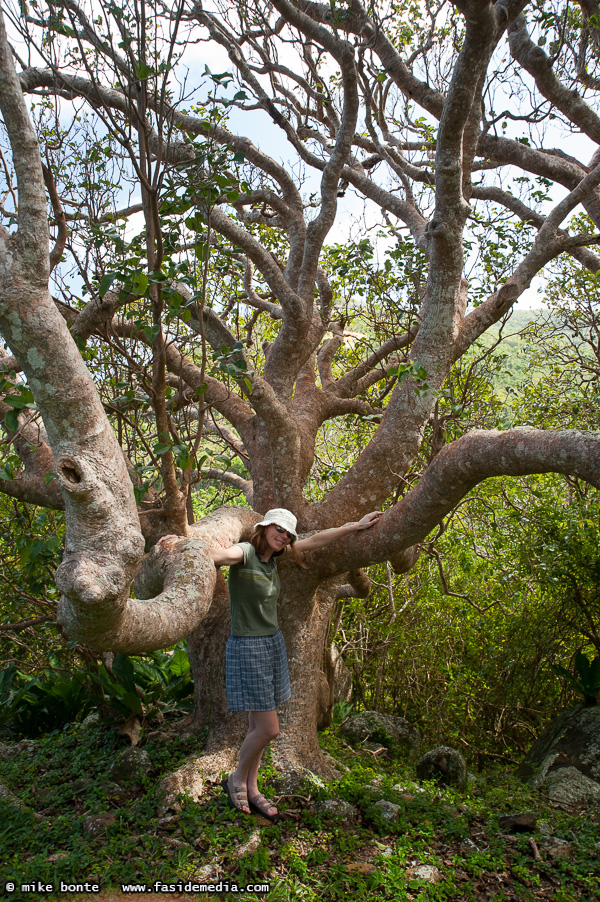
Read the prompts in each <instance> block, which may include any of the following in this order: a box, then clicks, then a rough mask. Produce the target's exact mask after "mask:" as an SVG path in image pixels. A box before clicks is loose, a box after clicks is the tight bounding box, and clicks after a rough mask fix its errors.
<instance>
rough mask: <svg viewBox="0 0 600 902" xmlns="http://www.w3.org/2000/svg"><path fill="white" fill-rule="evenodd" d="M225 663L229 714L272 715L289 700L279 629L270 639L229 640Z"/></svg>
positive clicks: (287, 669)
mask: <svg viewBox="0 0 600 902" xmlns="http://www.w3.org/2000/svg"><path fill="white" fill-rule="evenodd" d="M225 661H226V664H227V676H226V685H227V699H228V701H229V707H230V709H231V710H232V711H274V710H275V708H277V706H278V705H282V704H283V703H284V702H285V701H287V700H288V698H290V696H291V694H292V690H291V688H290V671H289V668H288V660H287V653H286V650H285V641H284V638H283V634H282V632H281V630H280V629H277V632H276V633H274V634H273V635H272V636H230V637H229V639H228V640H227V648H226V651H225Z"/></svg>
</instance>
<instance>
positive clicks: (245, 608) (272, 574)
mask: <svg viewBox="0 0 600 902" xmlns="http://www.w3.org/2000/svg"><path fill="white" fill-rule="evenodd" d="M239 546H240V548H241V549H242V550H243V552H244V561H243V563H241V564H232V566H230V568H229V606H230V608H231V635H232V636H272V635H273V633H275V632H276V630H277V599H278V598H279V589H280V583H279V574H278V573H277V564H276V563H275V558H274V557H271V558H270V560H268V561H261V559H260V558H259V556H258V555H257V553H256V549H255V548H254V546H253V545H251V544H250V542H240V543H239Z"/></svg>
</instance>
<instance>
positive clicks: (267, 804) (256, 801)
mask: <svg viewBox="0 0 600 902" xmlns="http://www.w3.org/2000/svg"><path fill="white" fill-rule="evenodd" d="M248 804H249V805H250V808H251V810H253V811H255V812H256V813H257V814H260V816H261V817H264V818H266V819H267V820H268V821H274V820H276V818H278V817H279V812H278V811H277V805H276V804H275V802H272V801H271V800H270V799H265V797H264V796H263V795H261V794H260V792H259V793H258V795H255V796H254V798H252V799H248ZM269 808H275V814H267V812H268V810H269Z"/></svg>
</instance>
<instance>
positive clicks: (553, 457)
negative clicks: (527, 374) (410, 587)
mask: <svg viewBox="0 0 600 902" xmlns="http://www.w3.org/2000/svg"><path fill="white" fill-rule="evenodd" d="M534 473H562V474H564V475H570V476H576V477H577V478H579V479H583V480H585V481H586V482H589V483H590V484H591V485H593V486H595V487H596V488H600V436H599V435H598V434H597V433H584V432H577V431H575V430H563V431H553V432H545V431H543V430H539V429H533V428H530V427H525V426H524V427H519V428H517V429H510V430H507V431H506V432H499V431H496V430H489V431H486V430H481V431H474V432H469V433H467V435H464V436H463V437H462V438H459V439H457V440H456V441H454V442H451V443H450V444H448V445H446V446H445V447H444V448H443V449H442V450H441V451H440V452H439V454H438V455H437V456H436V457H435V458H434V460H433V462H432V463H431V464H430V465H429V467H428V468H427V470H426V471H425V473H424V474H423V476H422V477H421V479H420V480H419V482H418V484H417V485H416V486H415V487H414V488H412V489H411V490H410V491H409V492H407V494H406V495H404V497H403V498H402V499H401V500H400V501H398V502H397V503H396V504H395V505H394V506H393V507H392V508H390V509H389V510H388V511H386V513H385V514H384V516H383V517H382V518H381V520H380V521H379V522H378V524H377V526H375V527H373V529H371V530H368V531H366V532H364V533H354V534H352V535H351V536H350V537H349V538H347V539H344V540H343V542H340V543H339V547H338V545H337V544H336V546H335V548H328V549H327V551H328V554H327V555H325V554H323V553H322V552H314V553H313V554H314V559H313V556H312V555H311V562H312V563H313V566H315V567H318V568H319V570H321V569H323V572H324V573H326V574H331V575H333V574H334V573H339V572H343V570H344V568H345V567H346V568H347V567H348V566H350V565H351V562H352V566H356V565H358V566H364V565H365V564H366V563H367V562H368V561H383V560H393V561H395V562H399V561H401V560H402V558H400V559H399V555H403V554H406V552H407V551H409V550H410V549H414V548H415V546H417V545H419V544H420V543H422V542H423V541H424V540H425V539H426V538H427V536H428V535H429V533H430V532H431V531H432V530H433V529H435V527H436V526H437V525H438V524H439V523H440V522H441V521H442V519H443V518H444V517H445V516H446V515H447V514H448V513H449V512H450V511H451V510H453V509H454V508H455V507H456V505H457V504H458V503H459V502H460V501H461V500H462V499H463V498H464V497H465V496H466V495H467V494H468V493H469V492H470V491H471V489H473V488H474V487H475V486H476V485H478V484H479V483H480V482H483V481H484V480H485V479H490V478H493V477H501V476H526V475H531V474H534ZM416 553H417V552H416V550H410V551H409V554H410V555H413V554H416Z"/></svg>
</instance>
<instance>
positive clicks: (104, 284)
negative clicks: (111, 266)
mask: <svg viewBox="0 0 600 902" xmlns="http://www.w3.org/2000/svg"><path fill="white" fill-rule="evenodd" d="M118 275H119V273H117V272H107V273H106V275H104V276H102V278H101V279H100V285H99V286H98V294H99V295H100V297H101V298H103V297H104V295H105V294H106V292H107V291H108V289H109V288H110V286H111V285H112V283H113V282H114V281H115V279H116V278H117V277H118Z"/></svg>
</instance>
